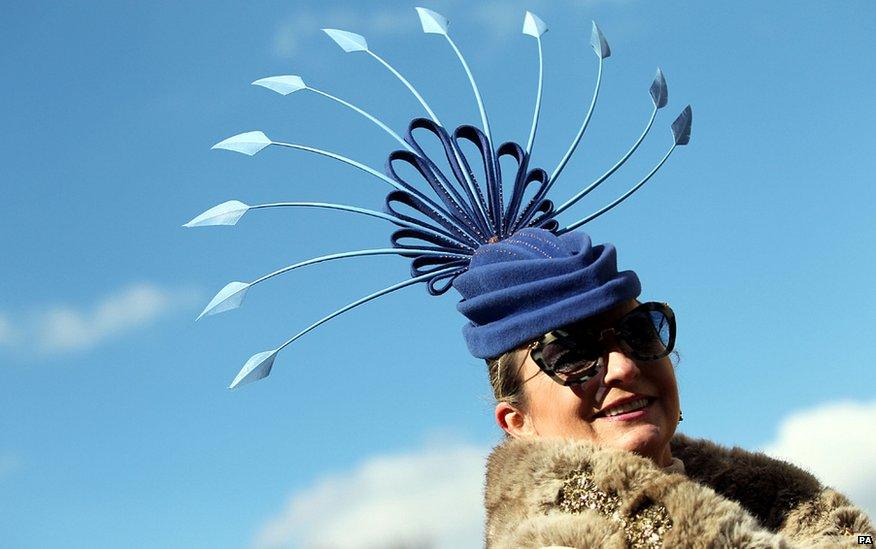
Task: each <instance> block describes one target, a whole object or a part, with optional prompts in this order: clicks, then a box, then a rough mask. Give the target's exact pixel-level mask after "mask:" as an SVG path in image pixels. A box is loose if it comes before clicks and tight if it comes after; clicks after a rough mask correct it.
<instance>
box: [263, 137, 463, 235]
mask: <svg viewBox="0 0 876 549" xmlns="http://www.w3.org/2000/svg"><path fill="white" fill-rule="evenodd" d="M271 145H277V146H280V147H288V148H290V149H298V150H302V151H307V152H312V153H316V154H319V155H322V156H327V157H329V158H333V159H335V160H338V161H340V162H343V163H344V164H349V165H350V166H353V167H354V168H358V169H360V170H362V171H363V172H365V173H368V174H371V175H373V176H374V177H376V178H378V179H382V180H383V181H386V182H387V183H389V184H390V185H392V186H393V187H395V188H396V189H398V190H399V191H402V192H405V193H408V194H413V195H416V196H417V197H418V198H419V199H421V200H423V201H424V202H426V203H428V204H429V205H430V206H432V207H433V208H435V210H437V211H439V212H441V214H442V215H444V216H445V217H446V219H447V221H448V222H449V223H451V224H453V226H454V227H456V228H457V229H458V230H459V231H461V232H463V233H465V234H467V235H469V236H471V237H472V238H473V239H474V240H475V241H477V240H478V238H477V235H475V234H472V232H471V230H470V229H469V228H468V227H464V226H463V225H460V224H459V223H457V222H456V220H455V219H453V216H452V215H451V214H450V212H448V211H447V210H446V209H444V208H443V207H442V206H440V205H439V204H437V203H436V202H435V201H434V200H432V199H431V198H429V197H428V196H426V195H424V194H423V193H421V192H420V191H418V190H417V189H415V188H413V187H410V186H408V187H405V186H403V185H400V184H398V183H397V182H396V181H393V180H392V179H391V178H389V177H387V176H386V175H384V174H382V173H380V172H378V171H377V170H375V169H374V168H371V167H369V166H366V165H365V164H362V163H361V162H357V161H355V160H353V159H351V158H347V157H346V156H343V155H340V154H337V153H333V152H331V151H326V150H324V149H318V148H316V147H308V146H307V145H299V144H297V143H281V142H278V141H272V142H271Z"/></svg>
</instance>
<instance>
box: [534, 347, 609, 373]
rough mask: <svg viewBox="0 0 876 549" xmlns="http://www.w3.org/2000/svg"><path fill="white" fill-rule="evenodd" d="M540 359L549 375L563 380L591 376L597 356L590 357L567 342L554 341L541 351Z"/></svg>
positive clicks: (579, 348) (589, 354) (581, 349)
mask: <svg viewBox="0 0 876 549" xmlns="http://www.w3.org/2000/svg"><path fill="white" fill-rule="evenodd" d="M541 358H542V360H543V361H544V362H545V365H546V366H547V367H548V368H549V369H550V371H551V373H553V374H554V375H556V376H558V377H560V378H563V379H572V378H575V379H579V378H582V377H588V376H591V375H592V372H591V370H593V369H594V368H595V366H596V363H597V360H598V359H599V356H598V355H597V356H595V357H594V356H591V353H588V352H586V351H585V350H584V349H583V348H581V347H580V346H577V345H574V346H573V345H571V344H570V342H568V341H554V342H551V343H549V344H547V345H545V346H544V347H543V348H542V350H541Z"/></svg>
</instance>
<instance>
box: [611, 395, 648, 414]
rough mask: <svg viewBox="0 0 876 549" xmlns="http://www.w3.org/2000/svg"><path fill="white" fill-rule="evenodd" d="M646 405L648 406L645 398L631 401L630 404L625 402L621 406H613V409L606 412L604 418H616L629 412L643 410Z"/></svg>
mask: <svg viewBox="0 0 876 549" xmlns="http://www.w3.org/2000/svg"><path fill="white" fill-rule="evenodd" d="M647 405H648V399H647V398H640V399H637V400H633V401H631V402H626V403H624V404H621V405H620V406H615V407H614V408H612V409H611V410H609V411H608V412H606V413H605V416H606V417H611V416H616V415H618V414H623V413H626V412H630V411H632V410H637V409H639V408H644V407H645V406H647Z"/></svg>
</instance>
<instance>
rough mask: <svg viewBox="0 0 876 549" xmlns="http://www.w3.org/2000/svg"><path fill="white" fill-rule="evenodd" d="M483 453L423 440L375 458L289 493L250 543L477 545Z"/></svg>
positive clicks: (354, 548) (346, 547) (458, 548)
mask: <svg viewBox="0 0 876 549" xmlns="http://www.w3.org/2000/svg"><path fill="white" fill-rule="evenodd" d="M486 455H487V450H486V449H483V448H478V447H473V446H469V445H464V444H458V443H454V444H447V443H444V444H437V443H434V444H427V445H425V446H424V447H423V448H421V449H419V450H417V451H414V452H409V453H398V454H389V455H382V456H375V457H372V458H370V459H368V460H367V461H365V462H364V463H362V464H360V465H359V466H357V467H356V468H355V469H354V470H352V471H350V472H345V473H338V474H334V475H329V476H326V477H324V478H322V479H321V480H319V481H317V482H316V483H315V484H313V485H312V486H310V487H309V488H306V489H304V490H302V491H300V492H298V493H295V494H292V496H291V497H290V498H289V501H288V504H287V505H286V508H285V509H284V510H283V511H282V512H280V513H279V514H278V515H277V516H275V517H273V518H272V519H270V520H269V521H267V522H266V523H265V524H264V525H263V527H262V528H261V529H260V531H259V533H258V535H257V536H256V538H255V540H254V543H253V545H254V546H255V547H258V548H263V549H268V548H278V547H302V548H308V549H316V548H320V549H329V548H332V549H334V548H338V549H340V548H343V549H360V548H361V549H366V548H367V549H371V548H378V547H380V548H385V547H395V548H398V549H400V548H410V549H412V548H415V547H416V548H429V549H445V548H446V549H465V548H467V547H473V548H474V547H482V545H483V541H482V540H483V522H484V514H483V495H482V489H483V488H482V487H483V482H484V467H485V459H486Z"/></svg>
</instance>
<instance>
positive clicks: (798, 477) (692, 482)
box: [485, 434, 874, 549]
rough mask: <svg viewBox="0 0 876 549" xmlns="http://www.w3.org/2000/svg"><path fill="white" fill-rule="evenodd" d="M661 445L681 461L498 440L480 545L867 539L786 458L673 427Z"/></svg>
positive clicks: (814, 543) (794, 543)
mask: <svg viewBox="0 0 876 549" xmlns="http://www.w3.org/2000/svg"><path fill="white" fill-rule="evenodd" d="M671 449H672V456H673V458H680V460H681V463H679V462H677V461H676V460H675V459H673V461H674V462H675V464H677V466H676V467H670V468H667V469H661V468H659V467H658V466H657V465H655V464H654V462H652V461H651V460H649V459H646V458H643V457H641V456H638V455H636V454H633V453H630V452H624V451H620V450H616V449H606V448H599V447H597V446H595V445H593V444H592V443H588V442H584V441H571V440H550V439H536V440H517V439H507V440H505V441H504V442H503V443H501V444H500V445H499V446H497V447H496V448H495V449H494V450H493V452H492V454H491V455H490V457H489V459H488V461H487V480H486V494H485V504H486V532H485V537H486V546H487V548H488V549H512V548H513V549H522V548H541V547H551V546H560V547H575V548H581V547H600V548H601V547H605V548H621V547H648V548H650V547H673V548H674V547H704V548H705V547H764V548H766V547H769V548H777V549H778V548H798V547H801V548H802V547H806V548H809V547H823V548H827V547H857V546H858V545H857V535H858V534H869V535H874V528H873V525H872V524H871V522H870V520H869V518H868V517H867V515H866V514H865V513H864V512H863V511H862V510H861V509H859V508H858V507H855V506H854V505H853V504H852V503H851V502H850V501H849V500H848V499H847V498H846V497H845V496H843V495H842V494H840V493H838V492H836V491H834V490H832V489H831V488H828V487H825V486H822V485H821V484H820V483H819V482H818V480H817V479H816V478H815V477H813V476H812V475H811V474H809V473H807V472H806V471H803V470H802V469H800V468H798V467H795V466H794V465H791V464H789V463H786V462H784V461H779V460H777V459H773V458H770V457H767V456H766V455H764V454H761V453H753V452H748V451H746V450H743V449H741V448H732V449H730V448H725V447H722V446H719V445H717V444H714V443H712V442H709V441H707V440H703V439H694V438H689V437H687V436H684V435H682V434H676V435H675V437H674V438H673V439H672V441H671ZM682 464H683V466H682ZM673 469H675V470H676V471H680V470H683V471H684V474H679V473H678V472H672V470H673ZM667 471H668V472H667Z"/></svg>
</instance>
